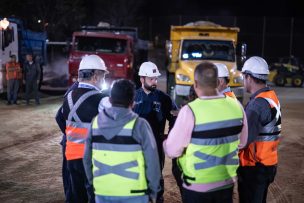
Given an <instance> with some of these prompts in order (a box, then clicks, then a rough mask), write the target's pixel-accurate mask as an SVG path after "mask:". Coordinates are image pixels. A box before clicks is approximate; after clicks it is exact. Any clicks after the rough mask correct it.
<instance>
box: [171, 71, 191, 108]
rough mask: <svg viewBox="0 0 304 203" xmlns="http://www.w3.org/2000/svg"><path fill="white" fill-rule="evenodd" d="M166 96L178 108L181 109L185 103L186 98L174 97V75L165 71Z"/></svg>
mask: <svg viewBox="0 0 304 203" xmlns="http://www.w3.org/2000/svg"><path fill="white" fill-rule="evenodd" d="M167 94H169V95H170V97H171V99H172V100H173V101H174V102H175V104H176V105H177V107H178V108H180V107H182V106H183V105H185V103H186V100H187V99H186V97H183V96H179V95H176V92H175V75H174V73H170V72H168V71H167Z"/></svg>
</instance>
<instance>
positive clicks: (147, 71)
mask: <svg viewBox="0 0 304 203" xmlns="http://www.w3.org/2000/svg"><path fill="white" fill-rule="evenodd" d="M138 75H139V76H147V77H158V76H160V75H161V74H160V73H159V71H158V69H157V66H156V65H155V64H154V63H152V62H150V61H148V62H144V63H142V64H141V66H140V67H139V72H138Z"/></svg>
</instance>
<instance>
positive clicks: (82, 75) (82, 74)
mask: <svg viewBox="0 0 304 203" xmlns="http://www.w3.org/2000/svg"><path fill="white" fill-rule="evenodd" d="M99 73H100V74H102V73H103V74H104V73H105V72H104V71H102V70H95V69H87V70H86V69H85V70H79V71H78V78H79V79H81V80H91V79H92V77H93V76H94V75H95V74H99Z"/></svg>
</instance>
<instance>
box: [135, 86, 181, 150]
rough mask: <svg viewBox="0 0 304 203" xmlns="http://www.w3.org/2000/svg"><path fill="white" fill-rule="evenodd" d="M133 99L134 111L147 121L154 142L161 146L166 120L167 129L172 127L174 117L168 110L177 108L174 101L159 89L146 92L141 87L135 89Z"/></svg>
mask: <svg viewBox="0 0 304 203" xmlns="http://www.w3.org/2000/svg"><path fill="white" fill-rule="evenodd" d="M134 101H135V105H134V108H133V110H134V112H135V113H137V114H138V115H139V116H140V117H142V118H145V119H146V120H147V121H148V122H149V124H150V126H151V128H152V130H153V134H154V136H155V138H156V142H157V143H159V144H160V146H161V145H162V141H163V135H164V130H165V125H166V120H168V121H169V129H171V128H172V127H173V124H174V121H175V117H173V115H172V114H171V112H170V111H172V110H176V109H177V107H176V105H175V103H174V102H173V101H172V100H171V98H170V96H169V95H167V94H165V93H164V92H162V91H160V90H157V89H156V90H154V91H152V92H150V93H149V94H147V93H145V91H144V90H143V89H142V88H140V89H138V90H136V94H135V100H134Z"/></svg>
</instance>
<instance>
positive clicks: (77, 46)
mask: <svg viewBox="0 0 304 203" xmlns="http://www.w3.org/2000/svg"><path fill="white" fill-rule="evenodd" d="M133 46H134V45H133V39H132V38H131V37H130V36H128V35H123V34H114V33H108V32H94V31H93V32H92V31H81V32H74V33H73V42H72V49H71V52H70V56H69V61H68V64H69V84H72V83H73V82H75V81H76V80H77V77H78V67H79V63H80V61H81V59H82V57H83V56H85V55H91V54H96V55H98V56H100V57H101V58H102V59H103V60H104V61H105V64H106V66H107V68H108V70H109V72H110V73H109V75H107V76H106V81H107V82H106V84H107V85H110V83H111V81H112V80H114V79H116V78H128V79H132V77H133V72H132V64H133V60H134V56H133V48H132V47H133ZM104 88H106V87H104Z"/></svg>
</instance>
